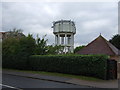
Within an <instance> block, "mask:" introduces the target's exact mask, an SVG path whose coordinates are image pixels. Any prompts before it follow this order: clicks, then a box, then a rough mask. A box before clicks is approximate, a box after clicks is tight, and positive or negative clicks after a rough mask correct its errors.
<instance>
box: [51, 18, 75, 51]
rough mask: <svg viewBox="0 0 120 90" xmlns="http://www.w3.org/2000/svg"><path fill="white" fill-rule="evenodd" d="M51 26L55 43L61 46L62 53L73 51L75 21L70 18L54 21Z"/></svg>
mask: <svg viewBox="0 0 120 90" xmlns="http://www.w3.org/2000/svg"><path fill="white" fill-rule="evenodd" d="M52 28H53V33H54V35H55V45H61V46H63V49H64V50H63V51H64V53H67V52H68V53H73V51H74V34H75V33H76V27H75V23H74V22H73V21H71V20H60V21H55V22H53V26H52Z"/></svg>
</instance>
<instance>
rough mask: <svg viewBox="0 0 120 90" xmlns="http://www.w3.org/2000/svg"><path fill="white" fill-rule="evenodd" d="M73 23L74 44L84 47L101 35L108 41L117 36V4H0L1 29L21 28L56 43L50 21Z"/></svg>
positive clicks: (25, 31)
mask: <svg viewBox="0 0 120 90" xmlns="http://www.w3.org/2000/svg"><path fill="white" fill-rule="evenodd" d="M61 19H62V20H72V21H74V22H75V25H76V34H75V35H74V45H75V47H76V46H80V45H87V44H88V43H90V42H91V41H92V40H94V39H95V38H97V37H98V36H99V35H100V33H101V35H102V36H103V37H105V38H106V39H107V40H109V39H111V38H112V37H113V35H115V34H117V33H118V3H117V2H3V3H2V30H1V31H9V30H10V29H13V28H17V29H22V30H23V33H24V34H25V35H27V34H28V33H31V34H33V36H36V35H37V34H39V36H40V37H43V36H44V35H47V36H46V39H48V44H53V43H55V39H54V38H55V37H54V34H53V29H52V28H51V26H52V24H53V23H52V22H53V21H57V20H61Z"/></svg>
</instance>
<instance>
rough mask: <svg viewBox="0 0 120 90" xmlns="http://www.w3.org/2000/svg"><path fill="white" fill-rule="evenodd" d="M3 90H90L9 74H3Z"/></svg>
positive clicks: (78, 86)
mask: <svg viewBox="0 0 120 90" xmlns="http://www.w3.org/2000/svg"><path fill="white" fill-rule="evenodd" d="M0 86H2V87H3V88H14V89H21V88H90V87H87V86H80V85H73V84H66V83H59V82H53V81H45V80H39V79H33V78H27V77H21V76H13V75H8V74H3V77H2V84H0Z"/></svg>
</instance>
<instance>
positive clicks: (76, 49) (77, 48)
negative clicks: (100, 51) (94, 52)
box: [74, 45, 85, 53]
mask: <svg viewBox="0 0 120 90" xmlns="http://www.w3.org/2000/svg"><path fill="white" fill-rule="evenodd" d="M83 47H85V46H84V45H82V46H78V47H76V48H75V49H74V53H76V52H78V51H80V50H81V49H82V48H83Z"/></svg>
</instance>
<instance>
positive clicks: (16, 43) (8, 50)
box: [2, 34, 35, 69]
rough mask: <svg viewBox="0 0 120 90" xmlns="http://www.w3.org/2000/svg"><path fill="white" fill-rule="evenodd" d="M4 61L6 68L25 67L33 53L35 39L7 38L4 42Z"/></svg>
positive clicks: (30, 36)
mask: <svg viewBox="0 0 120 90" xmlns="http://www.w3.org/2000/svg"><path fill="white" fill-rule="evenodd" d="M2 46H3V47H2V54H3V55H2V56H3V57H2V58H3V59H2V63H3V67H5V68H16V69H25V68H27V66H26V63H27V60H28V57H29V56H30V55H33V51H34V48H35V40H34V39H33V37H32V35H30V34H29V35H28V36H27V37H21V38H20V39H17V38H12V37H11V38H6V39H5V40H3V43H2Z"/></svg>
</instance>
